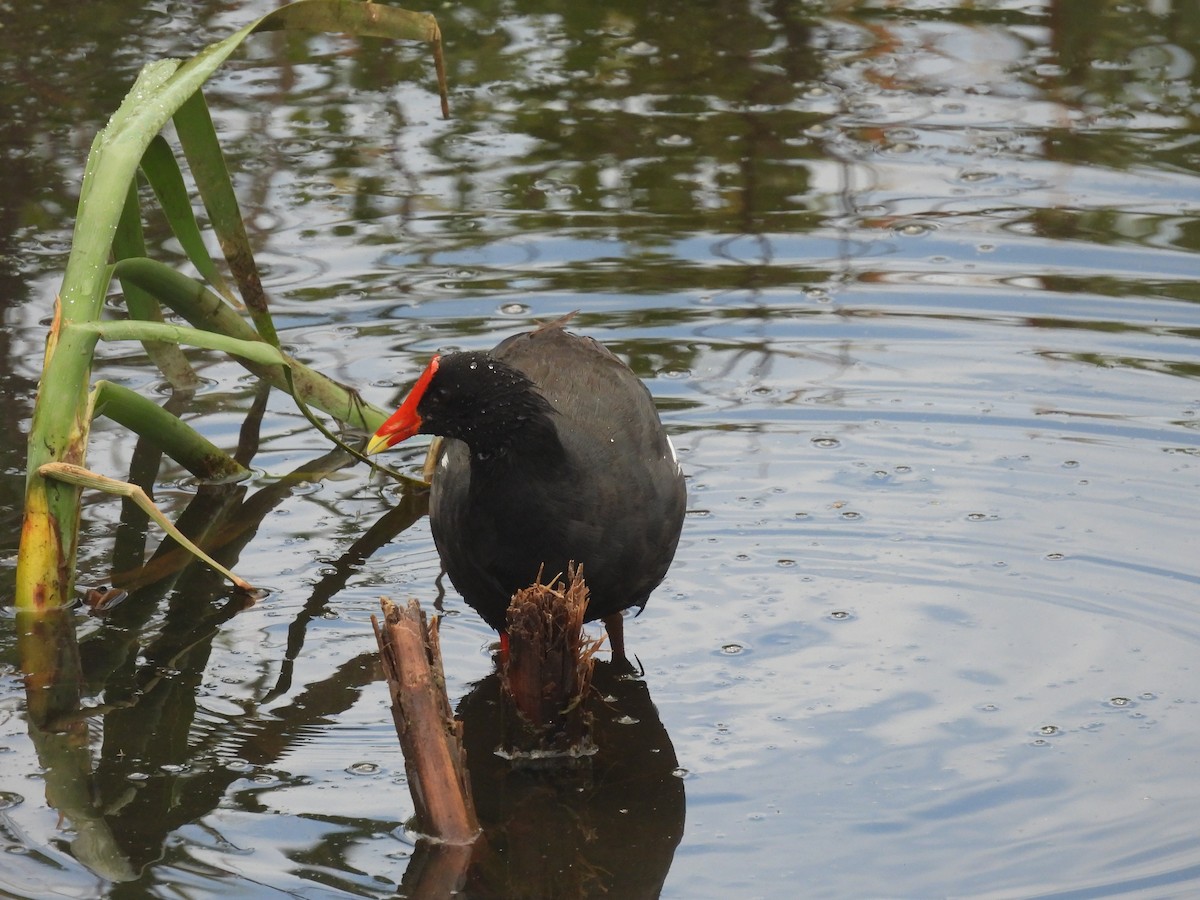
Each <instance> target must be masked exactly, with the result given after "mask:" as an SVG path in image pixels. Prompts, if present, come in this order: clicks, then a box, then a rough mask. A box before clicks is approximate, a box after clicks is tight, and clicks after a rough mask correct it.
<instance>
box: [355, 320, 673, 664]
mask: <svg viewBox="0 0 1200 900" xmlns="http://www.w3.org/2000/svg"><path fill="white" fill-rule="evenodd" d="M431 372H432V374H431ZM418 432H419V433H424V434H437V435H441V436H443V437H445V438H448V439H449V440H447V441H446V446H445V448H444V450H443V453H442V456H441V459H440V462H439V464H438V467H437V470H436V472H435V474H434V478H433V487H432V494H431V497H430V513H429V514H430V520H431V526H432V530H433V538H434V542H435V543H436V544H437V549H438V553H439V555H440V556H441V559H442V563H443V565H444V566H445V569H446V572H447V574H448V575H449V576H450V580H451V581H452V582H453V583H454V586H455V588H457V589H458V591H459V593H461V594H462V595H463V597H464V599H465V600H466V601H467V603H468V604H469V605H471V606H472V607H474V608H475V609H476V610H477V611H478V612H479V614H480V615H482V616H483V618H484V619H485V620H486V621H487V623H488V624H489V625H491V626H492V627H493V628H495V629H496V630H498V631H503V630H504V628H505V615H506V612H507V609H508V603H509V600H510V599H511V597H512V595H513V593H514V592H516V591H517V590H520V589H521V588H524V587H528V586H529V585H530V584H532V583H533V581H534V580H535V579H536V578H537V577H538V572H539V569H543V570H544V573H545V576H546V577H550V576H553V575H555V574H559V573H564V574H565V572H566V568H567V563H568V562H571V561H574V562H578V563H582V564H583V574H584V578H585V579H586V581H587V584H588V588H589V590H590V598H591V599H590V601H589V604H588V610H587V615H586V618H587V619H588V620H591V619H598V618H611V617H612V616H613V615H614V614H616V613H619V612H620V611H621V610H624V609H627V608H629V607H635V606H636V607H638V608H639V609H640V608H641V607H642V606H644V605H645V603H646V599H647V598H648V597H649V595H650V592H651V591H652V590H654V588H655V587H657V586H658V584H659V582H661V581H662V579H663V577H664V576H665V575H666V572H667V568H668V567H669V566H670V564H671V560H672V558H673V556H674V554H675V547H676V544H677V543H678V541H679V534H680V530H681V529H682V526H683V516H684V505H685V501H686V492H685V489H684V482H683V475H682V473H681V471H680V469H679V464H678V462H677V461H676V459H675V453H674V450H673V448H672V447H671V444H670V441H669V440H668V439H667V436H666V433H665V432H664V431H663V428H662V423H661V422H660V420H659V417H658V412H657V410H656V409H655V407H654V402H653V400H652V399H651V397H650V393H649V391H648V390H647V389H646V387H645V385H643V384H642V383H641V381H640V380H638V378H637V376H636V375H634V373H633V372H632V371H631V370H630V369H629V367H628V366H626V365H625V364H624V363H623V362H621V361H620V360H619V359H617V357H615V356H614V355H613V354H612V353H611V352H609V351H608V349H607V348H605V347H604V346H603V345H601V344H599V343H598V342H596V341H594V340H592V339H591V338H587V337H580V336H578V335H574V334H571V333H570V332H567V331H566V330H564V329H563V328H562V326H561V324H560V323H551V324H549V325H543V326H542V327H540V328H538V329H536V330H534V331H531V332H526V333H523V334H518V335H514V336H513V337H510V338H508V339H507V340H505V341H503V342H502V343H501V344H500V345H499V346H497V347H496V348H495V349H494V350H492V351H491V352H490V353H453V354H447V355H446V356H442V357H436V358H435V359H434V361H433V362H431V363H430V367H429V368H428V369H426V372H425V374H423V375H422V378H421V380H420V381H418V384H417V386H416V387H414V389H413V392H412V393H411V394H410V395H409V398H408V400H406V401H405V404H404V406H402V407H401V408H400V410H398V411H397V413H396V414H395V415H394V416H393V417H392V418H391V419H389V420H388V422H387V423H385V425H384V426H383V427H381V428H380V429H379V431H378V432H377V433H376V436H375V438H374V439H373V440H372V442H371V445H370V447H369V450H379V449H382V448H383V447H384V446H390V445H391V444H392V443H395V442H396V441H399V440H403V439H404V438H406V437H408V436H410V435H411V434H414V433H418ZM614 646H616V645H615V642H614Z"/></svg>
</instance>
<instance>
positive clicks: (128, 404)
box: [92, 381, 250, 481]
mask: <svg viewBox="0 0 1200 900" xmlns="http://www.w3.org/2000/svg"><path fill="white" fill-rule="evenodd" d="M92 414H93V415H103V416H106V417H107V418H109V419H112V420H113V421H114V422H119V423H120V424H121V425H124V426H125V427H126V428H128V429H130V430H131V431H135V432H137V433H138V434H139V435H141V436H142V437H143V438H145V439H147V440H148V441H150V443H152V444H153V445H154V446H156V447H158V449H159V450H161V451H163V452H164V453H166V454H167V455H168V456H170V457H171V458H172V459H173V460H175V461H176V462H177V463H179V464H180V465H181V466H183V467H184V468H185V469H187V470H188V471H189V472H191V473H192V474H193V475H195V476H196V477H197V478H202V479H204V480H206V481H229V480H241V479H243V478H246V477H248V476H249V475H250V470H249V469H247V468H246V467H245V466H243V465H241V464H240V463H238V462H237V461H236V460H235V459H234V458H233V457H232V456H230V455H229V454H228V453H226V452H225V451H224V450H222V449H221V448H220V447H218V446H217V445H216V444H214V443H212V442H211V441H209V440H208V439H207V438H206V437H204V436H203V435H202V434H200V433H199V432H197V431H196V430H195V429H193V428H192V427H191V426H190V425H188V424H187V423H186V422H184V421H183V420H182V419H180V418H179V417H178V416H176V415H173V414H172V413H170V412H168V411H167V410H165V409H163V408H162V407H161V406H159V405H158V404H157V403H155V402H154V401H153V400H150V399H148V398H146V397H143V396H142V395H141V394H139V393H137V392H135V391H131V390H129V388H127V387H122V386H121V385H119V384H113V383H112V382H111V381H97V382H96V387H95V389H94V390H93V391H92Z"/></svg>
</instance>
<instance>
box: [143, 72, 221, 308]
mask: <svg viewBox="0 0 1200 900" xmlns="http://www.w3.org/2000/svg"><path fill="white" fill-rule="evenodd" d="M197 96H198V95H197ZM178 121H179V117H178V114H177V115H176V122H178ZM218 150H219V148H218ZM142 174H143V175H145V176H146V181H147V182H149V184H150V187H151V188H153V190H154V195H155V197H157V198H158V204H159V206H160V207H161V208H162V211H163V214H164V215H165V216H166V217H167V224H169V225H170V226H171V232H172V233H173V234H174V235H175V237H176V239H177V240H178V241H179V245H180V246H181V247H182V248H183V252H184V253H185V254H187V258H188V260H189V261H190V262H191V264H192V265H193V266H195V267H196V271H197V272H199V273H200V275H201V277H202V278H204V280H205V281H207V282H208V283H209V284H210V285H212V286H213V288H215V289H216V291H217V292H218V293H219V294H221V296H223V297H224V298H225V299H226V300H228V301H229V302H230V303H233V304H234V305H235V306H236V305H238V302H237V300H236V299H235V298H234V295H233V291H232V290H230V288H229V283H228V282H227V281H226V280H225V276H224V275H223V274H221V270H220V269H218V268H217V265H216V263H214V262H213V258H212V256H211V255H210V254H209V252H208V247H207V246H205V243H204V237H203V235H202V234H201V233H200V225H199V224H198V223H197V222H196V213H195V211H194V210H193V209H192V203H191V199H190V198H189V197H188V191H187V185H186V184H185V183H184V180H183V172H182V171H181V170H180V168H179V160H177V159H176V158H175V154H174V153H173V152H172V150H171V146H170V145H169V144H168V143H167V139H166V138H164V137H163V136H162V135H161V134H159V135H155V137H154V139H153V140H152V141H150V146H148V147H147V148H146V152H145V153H143V154H142ZM226 181H228V175H227V176H226ZM129 255H130V256H145V255H146V253H145V250H143V251H142V252H140V253H136V254H129Z"/></svg>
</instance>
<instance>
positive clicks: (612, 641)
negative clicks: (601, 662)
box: [603, 613, 625, 660]
mask: <svg viewBox="0 0 1200 900" xmlns="http://www.w3.org/2000/svg"><path fill="white" fill-rule="evenodd" d="M603 621H604V627H605V628H606V629H608V644H609V646H610V647H612V658H613V659H614V660H617V659H624V658H625V617H624V616H623V615H621V614H620V613H613V614H612V615H611V616H605V617H604V619H603Z"/></svg>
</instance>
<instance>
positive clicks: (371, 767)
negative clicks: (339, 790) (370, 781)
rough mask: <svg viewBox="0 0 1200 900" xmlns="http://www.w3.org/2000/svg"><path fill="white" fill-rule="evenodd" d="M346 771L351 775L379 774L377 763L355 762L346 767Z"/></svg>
mask: <svg viewBox="0 0 1200 900" xmlns="http://www.w3.org/2000/svg"><path fill="white" fill-rule="evenodd" d="M346 771H347V772H349V773H350V774H351V775H375V774H377V773H378V772H379V763H373V762H356V763H354V764H353V765H350V766H347V767H346Z"/></svg>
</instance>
